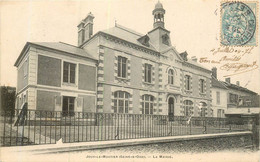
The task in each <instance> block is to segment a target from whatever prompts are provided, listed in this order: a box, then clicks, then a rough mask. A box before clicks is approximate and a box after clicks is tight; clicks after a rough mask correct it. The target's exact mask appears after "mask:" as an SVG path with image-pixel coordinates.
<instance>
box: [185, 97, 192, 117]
mask: <svg viewBox="0 0 260 162" xmlns="http://www.w3.org/2000/svg"><path fill="white" fill-rule="evenodd" d="M191 109H193V102H192V101H190V100H185V101H184V116H190V115H191Z"/></svg>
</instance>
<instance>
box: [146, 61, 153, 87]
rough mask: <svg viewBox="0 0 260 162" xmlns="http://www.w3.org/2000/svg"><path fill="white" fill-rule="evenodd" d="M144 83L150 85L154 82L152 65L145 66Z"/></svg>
mask: <svg viewBox="0 0 260 162" xmlns="http://www.w3.org/2000/svg"><path fill="white" fill-rule="evenodd" d="M144 81H145V82H148V83H151V82H152V65H150V64H145V69H144Z"/></svg>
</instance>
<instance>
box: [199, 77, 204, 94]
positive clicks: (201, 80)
mask: <svg viewBox="0 0 260 162" xmlns="http://www.w3.org/2000/svg"><path fill="white" fill-rule="evenodd" d="M199 82H200V83H199V84H200V93H204V88H205V87H204V80H203V79H200V81H199Z"/></svg>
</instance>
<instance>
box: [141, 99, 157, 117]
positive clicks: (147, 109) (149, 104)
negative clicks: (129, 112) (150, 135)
mask: <svg viewBox="0 0 260 162" xmlns="http://www.w3.org/2000/svg"><path fill="white" fill-rule="evenodd" d="M142 100H143V102H142V108H143V109H142V113H143V114H153V102H154V97H153V96H151V95H143V96H142Z"/></svg>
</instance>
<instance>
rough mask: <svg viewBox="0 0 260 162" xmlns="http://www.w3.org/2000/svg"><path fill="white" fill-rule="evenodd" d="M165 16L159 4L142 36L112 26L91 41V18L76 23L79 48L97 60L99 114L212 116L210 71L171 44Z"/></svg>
mask: <svg viewBox="0 0 260 162" xmlns="http://www.w3.org/2000/svg"><path fill="white" fill-rule="evenodd" d="M164 14H165V10H164V9H163V7H162V4H161V3H157V4H156V6H155V9H154V10H153V15H154V24H153V29H152V30H151V31H149V32H148V33H147V34H145V35H144V34H140V33H137V32H135V31H133V30H130V29H128V28H125V27H123V26H120V25H118V24H115V27H112V28H110V29H107V30H104V31H100V32H98V33H96V34H95V35H93V36H92V37H89V35H91V34H92V33H91V32H90V33H89V31H93V19H94V17H93V15H92V14H89V15H88V17H87V18H86V19H84V20H82V22H81V23H80V24H79V25H78V29H79V30H78V33H79V34H78V36H79V40H80V41H79V47H80V48H82V49H84V50H85V51H87V52H88V53H91V54H93V56H94V57H95V58H96V59H98V62H99V64H98V67H97V68H98V74H97V75H98V78H97V81H98V82H97V86H98V87H97V112H105V113H134V114H164V115H168V114H169V115H177V116H183V115H185V116H189V115H191V114H192V115H194V116H201V115H202V116H212V110H211V91H210V88H211V71H210V70H208V69H206V68H204V67H202V66H201V65H200V64H198V63H197V59H196V58H193V59H189V58H188V57H187V52H183V53H178V52H177V51H176V49H175V48H174V47H173V46H172V45H171V40H170V31H168V30H167V29H165V27H164V23H165V22H164ZM83 33H84V34H83ZM86 33H87V34H86ZM86 35H87V37H86ZM199 105H203V106H202V109H201V108H199ZM201 110H202V111H201Z"/></svg>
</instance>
